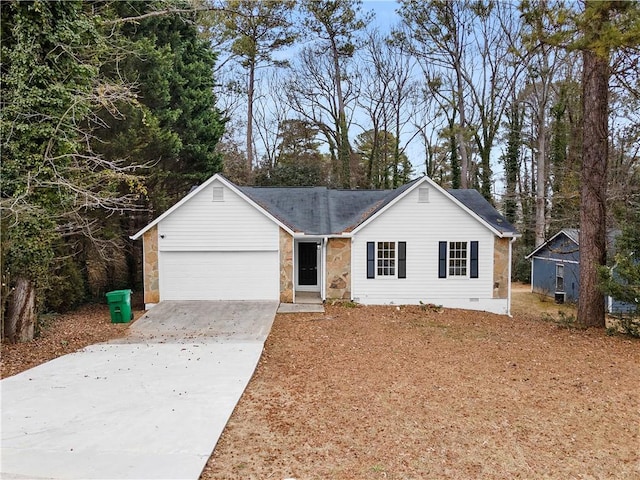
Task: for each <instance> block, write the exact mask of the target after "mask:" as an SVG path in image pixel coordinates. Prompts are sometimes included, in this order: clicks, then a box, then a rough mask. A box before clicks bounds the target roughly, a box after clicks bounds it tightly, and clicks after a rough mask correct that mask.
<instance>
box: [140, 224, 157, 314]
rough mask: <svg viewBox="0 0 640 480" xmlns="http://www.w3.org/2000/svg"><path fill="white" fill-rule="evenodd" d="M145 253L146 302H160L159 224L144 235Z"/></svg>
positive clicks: (143, 246)
mask: <svg viewBox="0 0 640 480" xmlns="http://www.w3.org/2000/svg"><path fill="white" fill-rule="evenodd" d="M142 249H143V250H142V251H143V255H144V270H143V272H144V303H158V302H160V281H159V280H160V276H159V272H158V226H157V225H156V226H154V227H153V228H151V229H150V230H149V231H147V232H145V233H144V235H143V236H142Z"/></svg>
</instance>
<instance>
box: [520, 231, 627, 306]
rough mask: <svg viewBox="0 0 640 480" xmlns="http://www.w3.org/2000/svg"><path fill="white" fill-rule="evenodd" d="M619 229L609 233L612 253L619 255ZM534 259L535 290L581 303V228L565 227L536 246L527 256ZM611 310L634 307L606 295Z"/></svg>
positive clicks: (562, 300)
mask: <svg viewBox="0 0 640 480" xmlns="http://www.w3.org/2000/svg"><path fill="white" fill-rule="evenodd" d="M617 233H618V232H617V231H611V232H609V234H608V235H607V250H608V255H609V256H610V257H613V255H614V254H615V249H614V244H615V237H616V236H617ZM526 258H527V259H529V260H530V261H531V291H532V292H534V293H540V294H543V295H546V296H549V297H553V298H555V300H556V302H558V303H564V302H570V303H577V301H578V296H579V293H580V230H578V229H576V228H564V229H562V230H560V231H559V232H558V233H556V234H555V235H554V236H552V237H551V238H549V240H547V241H546V242H544V243H543V244H541V245H539V246H538V247H536V248H535V249H534V250H533V251H532V252H531V253H530V254H529V255H527V257H526ZM605 302H606V306H607V311H608V312H611V313H621V312H627V311H629V310H630V309H631V308H632V306H631V305H629V304H627V303H624V302H621V301H619V300H615V299H613V298H612V297H609V296H606V297H605Z"/></svg>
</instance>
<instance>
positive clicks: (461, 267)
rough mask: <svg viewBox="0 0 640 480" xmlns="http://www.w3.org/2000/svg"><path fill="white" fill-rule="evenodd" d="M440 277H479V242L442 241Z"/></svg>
mask: <svg viewBox="0 0 640 480" xmlns="http://www.w3.org/2000/svg"><path fill="white" fill-rule="evenodd" d="M438 277H439V278H447V277H459V278H478V242H475V241H472V242H440V243H439V248H438Z"/></svg>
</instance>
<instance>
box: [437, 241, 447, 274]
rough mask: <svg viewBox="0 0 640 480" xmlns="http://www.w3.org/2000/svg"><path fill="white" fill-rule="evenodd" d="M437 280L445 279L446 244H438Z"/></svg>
mask: <svg viewBox="0 0 640 480" xmlns="http://www.w3.org/2000/svg"><path fill="white" fill-rule="evenodd" d="M438 278H447V242H440V245H439V252H438Z"/></svg>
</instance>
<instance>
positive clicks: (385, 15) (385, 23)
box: [362, 0, 399, 30]
mask: <svg viewBox="0 0 640 480" xmlns="http://www.w3.org/2000/svg"><path fill="white" fill-rule="evenodd" d="M397 8H398V2H395V1H389V0H365V1H363V2H362V10H363V11H365V12H368V11H370V10H373V11H374V12H375V14H376V17H375V19H374V23H375V24H377V25H378V26H379V27H380V29H381V30H389V29H390V28H391V27H392V26H394V25H395V24H396V23H398V19H399V17H398V15H397V14H396V13H395V10H396V9H397Z"/></svg>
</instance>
